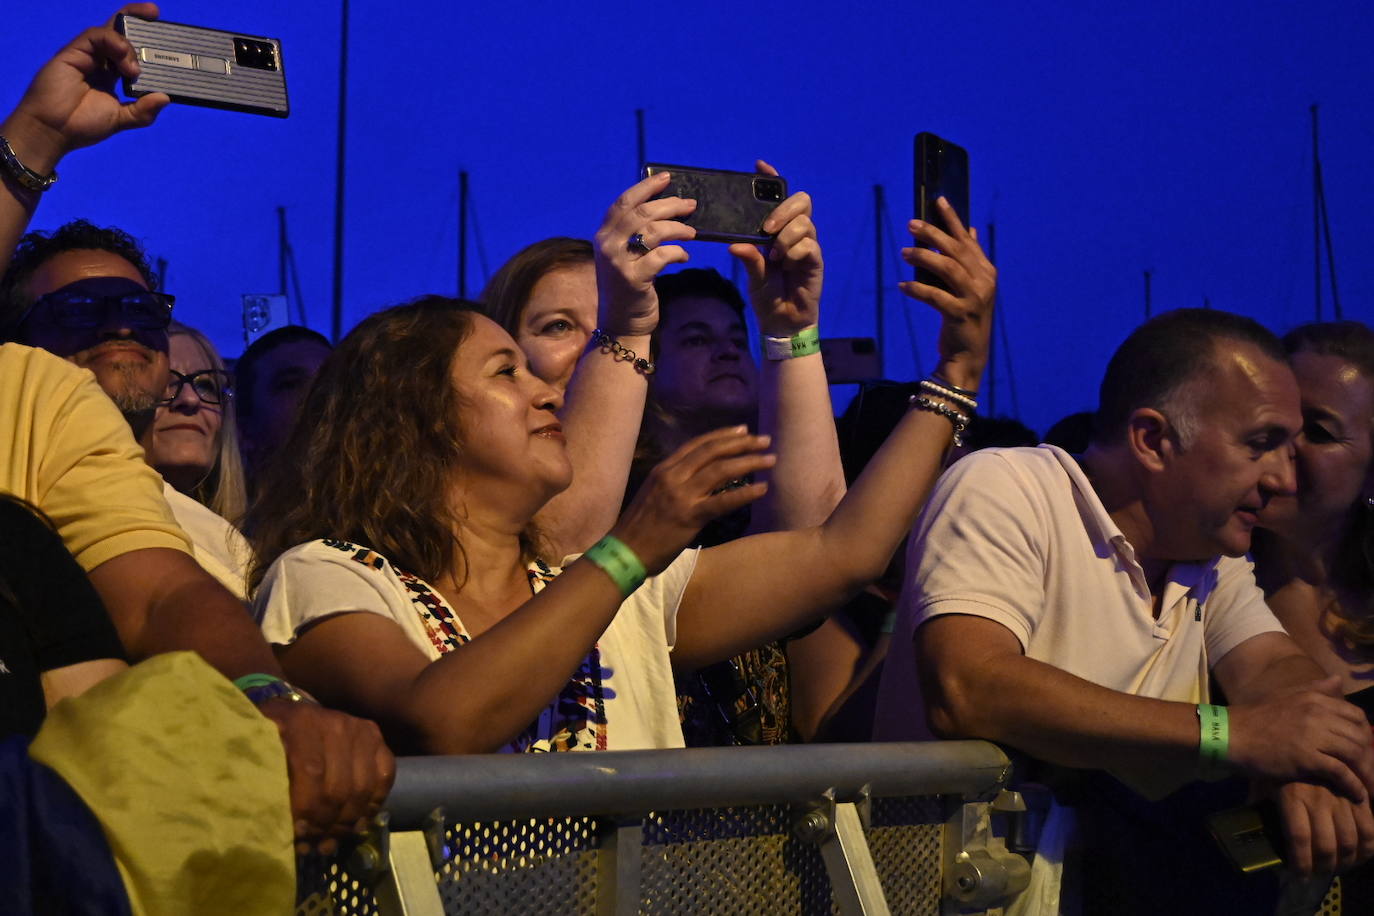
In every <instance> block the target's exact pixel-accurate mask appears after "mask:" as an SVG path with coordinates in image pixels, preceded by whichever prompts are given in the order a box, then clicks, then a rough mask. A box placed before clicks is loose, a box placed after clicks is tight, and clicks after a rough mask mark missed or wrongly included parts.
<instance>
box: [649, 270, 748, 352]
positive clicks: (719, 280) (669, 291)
mask: <svg viewBox="0 0 1374 916" xmlns="http://www.w3.org/2000/svg"><path fill="white" fill-rule="evenodd" d="M654 292H656V293H658V327H656V328H654V333H653V335H652V336H651V337H650V342H649V350H650V353H651V354H652V355H651V357H650V358H651V359H657V358H658V348H659V340H660V338H661V335H662V333H663V326H664V325H665V324H666V323H667V321H666V316H667V314H668V312H669V311H670V307H671V306H672V304H673V302H674V301H676V300H678V299H686V298H689V297H691V298H696V299H718V300H719V301H721V302H724V303H725V304H726V305H728V306H730V308H731V309H733V310H734V311H735V313H736V314H738V315H739V320H740V321H741V322H743V323H744V324H745V325H746V326H747V325H748V322H747V321H746V320H745V317H744V313H745V310H746V308H747V306H746V305H745V304H744V297H743V296H741V295H740V292H739V289H738V288H737V287H736V286H735V284H733V283H731V282H730V281H729V280H727V279H725V277H723V276H721V274H720V271H718V270H716V269H715V268H714V267H688V268H686V269H684V270H679V271H676V272H674V273H670V274H659V275H658V276H657V277H655V278H654Z"/></svg>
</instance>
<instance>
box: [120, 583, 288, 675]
mask: <svg viewBox="0 0 1374 916" xmlns="http://www.w3.org/2000/svg"><path fill="white" fill-rule="evenodd" d="M115 623H116V626H118V625H119V621H118V620H116V621H115ZM120 636H121V638H123V637H124V629H123V628H121V629H120ZM133 638H134V640H135V641H134V643H133V644H131V643H130V642H129V641H127V640H126V641H125V643H124V647H125V649H126V650H127V651H128V652H129V655H130V657H131V658H132V659H135V660H141V659H144V658H148V657H150V656H153V655H157V654H160V653H163V652H177V651H184V650H189V651H192V652H195V653H197V654H198V655H200V657H201V658H203V659H205V661H206V662H207V663H208V664H209V665H210V667H212V668H214V669H215V670H217V671H219V672H220V673H221V674H223V675H224V676H225V677H227V678H230V679H231V680H232V679H234V678H237V677H242V676H243V675H245V674H254V673H262V674H272V675H276V676H278V677H280V676H281V666H280V665H279V664H278V663H277V659H276V657H275V656H274V655H273V654H272V650H271V648H270V647H269V646H268V645H267V642H266V640H264V639H263V637H262V632H261V631H260V630H259V629H258V627H257V624H255V623H254V622H253V618H252V616H251V615H250V614H249V612H248V609H247V608H246V607H245V606H244V604H243V602H241V601H239V600H238V599H237V598H235V597H234V596H233V595H232V594H231V593H230V592H229V591H228V590H227V589H226V588H224V586H222V585H220V584H219V583H218V582H216V581H215V580H214V579H212V578H210V576H209V574H206V575H205V577H204V578H203V579H202V580H200V581H195V582H187V583H185V584H181V585H178V586H176V587H174V588H172V589H169V590H167V591H166V592H165V593H163V594H162V595H161V596H160V597H159V598H158V599H157V600H155V601H154V602H153V604H152V606H151V607H150V609H149V612H148V617H147V619H146V621H144V622H143V625H142V626H141V627H139V628H138V630H137V631H136V633H135V635H134V637H133Z"/></svg>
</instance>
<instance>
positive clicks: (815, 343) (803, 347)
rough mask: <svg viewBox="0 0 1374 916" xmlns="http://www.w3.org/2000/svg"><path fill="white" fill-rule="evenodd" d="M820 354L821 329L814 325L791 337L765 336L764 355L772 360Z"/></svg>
mask: <svg viewBox="0 0 1374 916" xmlns="http://www.w3.org/2000/svg"><path fill="white" fill-rule="evenodd" d="M819 352H821V329H820V328H818V327H816V326H815V325H814V324H813V325H812V326H811V327H809V328H802V329H801V330H800V331H798V332H797V333H795V334H793V335H792V336H791V337H769V336H767V335H764V338H763V355H764V356H766V357H768V358H769V359H772V360H779V359H796V358H797V357H798V356H810V355H811V354H812V353H819Z"/></svg>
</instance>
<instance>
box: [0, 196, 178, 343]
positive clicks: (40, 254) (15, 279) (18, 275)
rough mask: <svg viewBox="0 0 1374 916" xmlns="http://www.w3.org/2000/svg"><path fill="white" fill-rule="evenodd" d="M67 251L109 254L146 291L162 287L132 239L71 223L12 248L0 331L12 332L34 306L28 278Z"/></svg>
mask: <svg viewBox="0 0 1374 916" xmlns="http://www.w3.org/2000/svg"><path fill="white" fill-rule="evenodd" d="M67 251H108V252H110V253H111V254H115V255H118V256H119V257H121V258H123V259H124V260H126V261H128V262H129V263H130V264H132V265H133V266H134V269H135V270H137V271H138V273H139V276H141V277H142V278H143V283H144V284H145V285H146V286H147V287H148V288H149V289H157V288H159V286H160V285H161V284H160V278H159V277H158V275H157V272H156V271H155V270H153V268H152V265H151V264H149V263H148V255H147V253H146V252H144V250H143V246H142V245H140V244H139V242H138V240H137V239H135V238H134V237H133V236H132V235H129V233H127V232H125V231H124V230H122V229H116V228H114V227H109V228H106V229H102V228H100V227H99V226H96V225H95V224H93V223H90V222H88V221H87V220H84V219H77V220H72V221H71V222H70V223H67V224H66V225H63V226H59V227H58V228H56V229H54V230H53V231H52V232H30V233H29V234H28V235H26V236H24V237H23V238H22V239H20V240H19V244H18V245H17V246H15V249H14V254H13V255H12V256H11V257H10V263H9V266H8V267H7V268H5V272H4V275H3V276H0V328H4V329H6V331H7V332H10V333H12V332H13V330H14V328H13V327H12V325H13V324H14V323H15V322H16V321H18V319H19V316H20V315H22V314H24V312H25V310H26V309H28V307H29V306H31V305H33V301H32V300H31V299H29V297H28V296H27V295H26V294H25V292H24V287H25V286H27V285H28V282H29V278H30V277H32V276H33V274H34V272H35V271H37V270H38V268H39V267H41V266H42V265H43V264H44V263H45V262H46V261H48V260H50V259H52V258H54V257H56V256H57V255H59V254H62V253H63V252H67Z"/></svg>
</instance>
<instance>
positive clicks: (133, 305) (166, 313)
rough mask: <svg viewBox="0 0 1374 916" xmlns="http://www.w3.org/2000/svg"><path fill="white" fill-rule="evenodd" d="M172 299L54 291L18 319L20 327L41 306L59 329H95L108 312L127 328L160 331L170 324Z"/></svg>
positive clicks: (159, 295) (146, 293) (152, 294)
mask: <svg viewBox="0 0 1374 916" xmlns="http://www.w3.org/2000/svg"><path fill="white" fill-rule="evenodd" d="M175 303H176V296H169V295H167V294H166V293H156V292H153V291H152V290H146V291H144V292H139V293H125V294H124V295H122V296H92V295H90V294H89V293H73V292H63V291H62V290H58V291H56V292H51V293H48V294H47V295H45V296H39V297H38V298H37V299H36V300H34V303H33V305H31V306H29V310H28V311H27V312H25V313H24V314H23V316H22V317H20V319H19V321H18V322H17V323H18V324H22V323H23V322H24V321H26V320H27V319H28V317H29V316H30V315H31V314H33V310H34V309H36V308H38V307H39V306H42V307H44V308H46V309H47V310H48V312H49V313H50V314H51V315H52V320H53V321H54V322H56V323H57V324H58V325H59V326H61V327H64V328H67V329H68V330H72V331H83V330H90V329H91V328H98V327H101V326H102V325H104V324H106V323H107V322H108V321H109V318H110V315H111V311H112V310H118V311H117V312H116V314H118V315H119V317H120V320H121V322H122V323H123V324H125V325H127V326H128V327H131V328H141V329H144V330H149V331H160V330H162V329H164V328H166V327H167V326H168V325H169V324H171V323H172V306H173V305H174V304H175Z"/></svg>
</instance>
